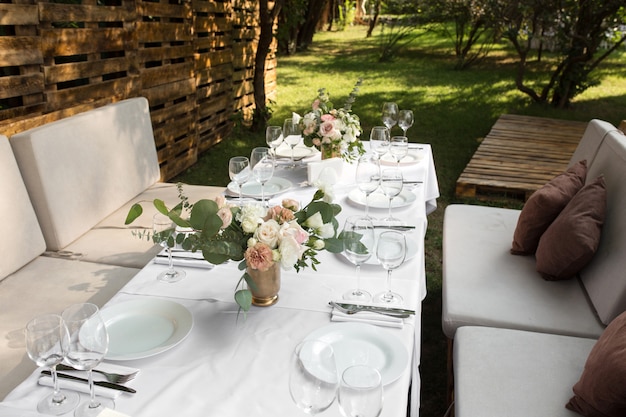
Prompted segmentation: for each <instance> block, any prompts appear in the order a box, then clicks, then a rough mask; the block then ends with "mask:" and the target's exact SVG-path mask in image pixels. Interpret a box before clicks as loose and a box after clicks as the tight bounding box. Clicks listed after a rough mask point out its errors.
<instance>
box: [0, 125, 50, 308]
mask: <svg viewBox="0 0 626 417" xmlns="http://www.w3.org/2000/svg"><path fill="white" fill-rule="evenodd" d="M0 218H1V219H2V225H1V226H0V231H1V234H2V237H3V238H2V239H0V253H1V254H2V262H0V280H2V279H4V278H5V277H6V276H7V275H9V274H11V273H13V272H15V271H17V270H18V269H20V268H21V267H22V266H24V265H25V264H27V263H28V262H30V261H32V260H33V259H34V258H36V257H37V256H38V255H40V254H41V253H42V252H43V251H44V250H45V248H46V245H45V242H44V240H43V235H42V233H41V229H40V228H39V223H38V222H37V217H36V216H35V211H34V210H33V206H32V205H31V203H30V199H29V197H28V193H27V192H26V187H24V181H23V180H22V176H21V175H20V171H19V169H18V167H17V163H16V162H15V157H14V156H13V151H12V150H11V145H10V144H9V140H8V139H7V137H6V136H2V135H0ZM0 305H1V304H0ZM2 308H4V306H3V307H2Z"/></svg>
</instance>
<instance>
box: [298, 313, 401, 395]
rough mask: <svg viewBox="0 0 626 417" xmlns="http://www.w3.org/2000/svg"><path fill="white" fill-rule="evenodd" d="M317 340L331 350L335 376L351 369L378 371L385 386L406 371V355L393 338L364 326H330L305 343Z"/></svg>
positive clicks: (317, 331)
mask: <svg viewBox="0 0 626 417" xmlns="http://www.w3.org/2000/svg"><path fill="white" fill-rule="evenodd" d="M315 339H316V340H321V341H323V342H325V343H328V344H329V345H331V346H332V347H333V351H334V353H335V362H336V363H337V370H338V372H339V375H341V374H342V373H343V371H344V370H345V369H346V368H348V367H349V366H352V365H368V366H370V367H372V368H376V369H378V372H380V375H381V377H382V380H383V385H387V384H390V383H392V382H393V381H395V380H396V379H398V378H399V377H400V376H401V375H402V373H403V372H404V371H405V370H406V369H407V366H408V364H409V354H408V352H407V350H406V348H405V347H404V345H403V344H402V342H401V341H400V339H398V338H397V337H396V336H395V335H393V334H392V333H390V332H389V331H388V330H386V329H381V328H380V327H376V326H374V325H371V324H365V323H332V324H329V325H328V326H325V327H321V328H319V329H317V330H315V331H313V332H311V333H309V335H308V336H307V337H306V338H305V340H315Z"/></svg>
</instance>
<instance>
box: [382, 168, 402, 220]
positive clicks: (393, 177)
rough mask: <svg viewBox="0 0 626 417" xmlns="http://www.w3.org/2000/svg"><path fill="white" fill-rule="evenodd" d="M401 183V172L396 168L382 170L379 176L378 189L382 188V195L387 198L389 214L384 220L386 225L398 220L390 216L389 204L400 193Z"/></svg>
mask: <svg viewBox="0 0 626 417" xmlns="http://www.w3.org/2000/svg"><path fill="white" fill-rule="evenodd" d="M403 182H404V180H403V177H402V171H400V170H399V169H397V168H388V169H384V170H383V172H382V175H381V176H380V188H382V190H383V193H384V194H385V195H386V196H387V198H389V214H388V215H387V218H385V219H384V221H385V222H387V223H395V222H399V219H396V218H395V217H393V215H392V214H391V203H392V201H393V199H394V198H395V197H397V196H398V195H399V194H400V193H401V192H402V186H403Z"/></svg>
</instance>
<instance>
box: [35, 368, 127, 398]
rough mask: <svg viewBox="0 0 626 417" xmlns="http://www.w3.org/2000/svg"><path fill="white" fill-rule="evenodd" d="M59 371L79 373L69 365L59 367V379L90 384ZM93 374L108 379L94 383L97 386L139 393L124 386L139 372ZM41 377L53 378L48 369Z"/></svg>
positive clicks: (84, 379)
mask: <svg viewBox="0 0 626 417" xmlns="http://www.w3.org/2000/svg"><path fill="white" fill-rule="evenodd" d="M59 371H79V370H78V369H75V368H73V367H71V366H69V365H65V364H59V365H57V377H58V378H61V379H68V380H71V381H77V382H84V383H85V384H87V383H88V382H89V380H88V379H87V378H82V377H79V376H76V375H71V374H67V373H63V372H59ZM79 372H80V371H79ZM93 372H97V373H99V374H101V375H103V376H104V377H105V378H106V381H94V382H93V383H94V385H96V386H99V387H103V388H108V389H113V390H117V391H122V392H127V393H130V394H135V393H136V392H137V391H136V390H135V389H133V388H130V387H127V386H126V385H123V384H125V383H127V382H129V381H131V380H132V379H133V378H135V376H137V373H138V372H139V370H135V371H132V372H129V373H124V374H122V373H114V372H105V371H103V370H100V369H93ZM41 375H43V376H51V372H50V371H49V370H47V369H46V370H43V371H41Z"/></svg>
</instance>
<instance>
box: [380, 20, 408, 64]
mask: <svg viewBox="0 0 626 417" xmlns="http://www.w3.org/2000/svg"><path fill="white" fill-rule="evenodd" d="M415 25H416V19H414V18H392V19H381V20H380V37H379V39H380V54H379V57H378V61H379V62H390V61H393V60H394V58H395V57H396V55H398V53H399V52H400V50H401V49H402V48H404V47H405V46H406V45H408V44H409V43H410V42H411V41H413V40H414V39H415V38H416V37H417V32H415V31H414V29H415Z"/></svg>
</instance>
